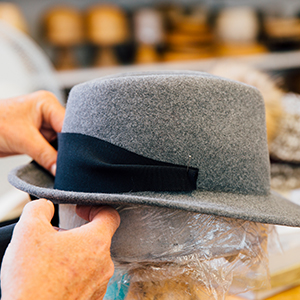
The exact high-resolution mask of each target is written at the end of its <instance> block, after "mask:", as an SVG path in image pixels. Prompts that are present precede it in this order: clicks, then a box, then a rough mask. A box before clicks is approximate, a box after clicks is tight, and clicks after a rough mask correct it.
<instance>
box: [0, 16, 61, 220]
mask: <svg viewBox="0 0 300 300" xmlns="http://www.w3.org/2000/svg"><path fill="white" fill-rule="evenodd" d="M41 89H43V90H48V91H50V92H52V93H54V94H55V95H56V97H57V98H58V99H59V100H60V102H61V103H63V95H62V92H61V89H60V86H59V84H58V82H57V80H56V77H55V72H54V69H53V67H52V65H51V63H50V61H49V59H48V58H47V56H46V55H45V54H44V52H43V51H42V50H41V49H40V48H39V47H38V46H37V44H36V43H35V42H34V41H33V40H32V39H31V38H30V37H29V36H27V35H26V34H24V33H22V32H21V31H19V30H17V29H15V28H13V27H12V26H10V25H9V24H7V23H6V22H4V21H0V99H4V98H10V97H15V96H19V95H24V94H28V93H31V92H34V91H37V90H41ZM0 101H1V100H0ZM32 146H33V147H34V146H35V145H34V142H33V145H32ZM29 160H30V158H29V157H27V156H14V157H8V158H4V159H3V158H2V159H0V221H4V220H5V219H6V218H7V217H9V216H15V215H14V214H15V213H16V209H17V208H18V209H19V210H20V205H21V206H22V205H24V204H25V203H26V202H27V201H28V198H27V196H26V194H24V193H21V194H20V192H19V191H17V190H16V189H15V188H13V187H12V186H10V184H9V183H8V181H7V179H6V177H7V174H8V173H9V171H10V170H11V169H12V168H14V167H16V166H18V165H20V164H25V163H28V161H29ZM13 211H14V213H13Z"/></svg>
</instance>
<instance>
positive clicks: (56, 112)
mask: <svg viewBox="0 0 300 300" xmlns="http://www.w3.org/2000/svg"><path fill="white" fill-rule="evenodd" d="M37 93H39V94H38V97H41V98H42V99H43V100H44V101H41V102H40V105H41V107H40V109H41V113H42V116H43V120H44V122H45V123H46V124H49V125H50V126H51V127H52V128H53V129H54V131H56V132H61V130H62V126H63V120H64V117H65V108H64V107H63V106H62V105H61V104H60V103H59V101H58V100H57V98H56V97H55V96H54V95H53V94H52V93H50V92H47V91H39V92H37ZM33 95H34V94H33Z"/></svg>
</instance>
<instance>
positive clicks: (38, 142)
mask: <svg viewBox="0 0 300 300" xmlns="http://www.w3.org/2000/svg"><path fill="white" fill-rule="evenodd" d="M24 153H26V154H28V155H29V156H31V157H32V158H33V159H34V160H35V161H36V162H37V163H38V164H39V165H41V166H42V167H44V168H45V169H46V170H48V171H49V172H51V173H52V175H54V176H55V171H56V159H57V151H56V150H55V149H54V148H53V147H52V146H51V145H50V144H49V143H48V142H47V141H46V140H45V138H44V137H43V136H42V135H41V133H40V132H39V131H38V130H37V129H36V128H32V132H31V143H25V144H24Z"/></svg>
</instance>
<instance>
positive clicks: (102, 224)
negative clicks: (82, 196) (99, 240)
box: [76, 206, 120, 239]
mask: <svg viewBox="0 0 300 300" xmlns="http://www.w3.org/2000/svg"><path fill="white" fill-rule="evenodd" d="M76 213H77V214H78V215H79V216H80V217H82V218H83V219H85V220H87V221H90V223H87V224H85V225H83V226H81V227H80V229H82V230H84V231H86V232H88V233H89V234H91V235H94V236H95V235H97V236H99V235H106V236H108V237H109V238H110V239H111V238H112V237H113V235H114V233H115V232H116V230H117V228H118V227H119V225H120V216H119V214H118V212H117V211H116V210H115V209H113V208H112V207H109V206H78V207H76Z"/></svg>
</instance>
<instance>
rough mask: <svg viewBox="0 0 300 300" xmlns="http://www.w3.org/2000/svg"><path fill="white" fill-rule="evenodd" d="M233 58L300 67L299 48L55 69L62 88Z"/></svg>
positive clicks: (268, 66)
mask: <svg viewBox="0 0 300 300" xmlns="http://www.w3.org/2000/svg"><path fill="white" fill-rule="evenodd" d="M224 60H233V61H234V62H241V63H246V64H250V65H252V66H254V67H256V68H259V69H262V70H266V71H276V70H282V69H293V68H300V50H297V51H289V52H278V53H267V54H260V55H251V56H250V55H249V56H238V57H228V58H213V59H203V60H196V61H182V62H172V63H169V62H168V63H157V64H145V65H127V66H117V67H110V68H85V69H78V70H72V71H57V72H56V76H57V80H58V82H59V83H60V85H61V87H62V88H64V89H68V88H71V87H72V86H74V85H75V84H78V83H81V82H84V81H88V80H92V79H94V78H97V77H102V76H106V75H112V74H116V73H124V72H140V71H154V70H156V71H157V70H197V71H208V70H209V69H210V68H211V67H213V66H214V65H215V64H216V63H218V62H219V61H224Z"/></svg>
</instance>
